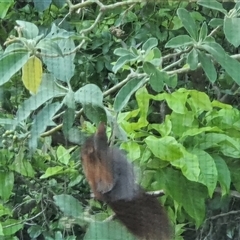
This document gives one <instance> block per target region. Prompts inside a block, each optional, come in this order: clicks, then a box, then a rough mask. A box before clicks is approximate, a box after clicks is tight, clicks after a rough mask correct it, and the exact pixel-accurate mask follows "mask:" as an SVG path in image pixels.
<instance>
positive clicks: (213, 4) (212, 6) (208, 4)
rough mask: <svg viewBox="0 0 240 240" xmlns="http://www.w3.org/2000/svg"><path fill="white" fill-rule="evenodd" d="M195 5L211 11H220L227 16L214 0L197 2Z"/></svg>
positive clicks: (219, 4)
mask: <svg viewBox="0 0 240 240" xmlns="http://www.w3.org/2000/svg"><path fill="white" fill-rule="evenodd" d="M197 3H198V4H199V5H201V6H203V7H206V8H210V9H213V10H217V11H220V12H222V13H224V14H227V11H226V10H225V9H224V8H223V6H222V4H221V3H219V2H218V1H216V0H211V1H208V0H198V1H197Z"/></svg>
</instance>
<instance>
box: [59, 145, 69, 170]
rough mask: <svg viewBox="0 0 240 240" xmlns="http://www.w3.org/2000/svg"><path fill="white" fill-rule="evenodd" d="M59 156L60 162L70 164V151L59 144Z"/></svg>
mask: <svg viewBox="0 0 240 240" xmlns="http://www.w3.org/2000/svg"><path fill="white" fill-rule="evenodd" d="M56 153H57V158H58V161H59V162H60V163H63V164H64V165H68V163H69V160H70V158H71V155H70V154H69V151H68V150H67V149H66V148H64V147H63V146H59V147H58V148H57V152H56Z"/></svg>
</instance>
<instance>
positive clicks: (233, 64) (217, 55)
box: [202, 42, 240, 84]
mask: <svg viewBox="0 0 240 240" xmlns="http://www.w3.org/2000/svg"><path fill="white" fill-rule="evenodd" d="M202 48H203V49H204V50H206V51H207V52H209V53H210V54H211V55H212V56H213V58H214V59H215V60H216V61H217V62H218V63H219V64H220V65H221V66H222V67H223V68H224V69H225V70H226V72H227V73H228V74H229V76H231V77H232V78H233V80H234V81H235V82H236V83H238V84H240V78H239V69H240V63H239V62H238V61H237V60H236V59H233V58H231V57H230V56H229V55H228V54H226V52H225V51H224V49H223V48H222V46H221V45H219V44H218V43H216V42H209V43H206V44H203V45H202Z"/></svg>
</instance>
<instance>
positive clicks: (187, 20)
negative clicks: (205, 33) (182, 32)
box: [177, 8, 198, 41]
mask: <svg viewBox="0 0 240 240" xmlns="http://www.w3.org/2000/svg"><path fill="white" fill-rule="evenodd" d="M177 15H178V17H179V18H180V19H181V21H182V24H183V26H184V28H185V29H186V30H187V32H188V34H189V35H190V36H191V37H192V38H193V39H194V40H195V41H197V39H198V28H197V25H196V23H195V21H194V19H193V18H192V16H191V15H190V13H189V12H188V11H187V10H186V9H184V8H179V9H178V10H177Z"/></svg>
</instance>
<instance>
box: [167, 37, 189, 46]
mask: <svg viewBox="0 0 240 240" xmlns="http://www.w3.org/2000/svg"><path fill="white" fill-rule="evenodd" d="M190 45H193V39H192V38H191V37H189V36H188V35H180V36H177V37H174V38H172V39H170V40H169V41H168V42H167V43H166V45H165V47H169V48H179V47H186V46H190Z"/></svg>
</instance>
